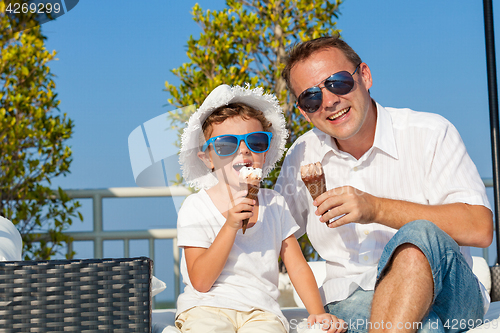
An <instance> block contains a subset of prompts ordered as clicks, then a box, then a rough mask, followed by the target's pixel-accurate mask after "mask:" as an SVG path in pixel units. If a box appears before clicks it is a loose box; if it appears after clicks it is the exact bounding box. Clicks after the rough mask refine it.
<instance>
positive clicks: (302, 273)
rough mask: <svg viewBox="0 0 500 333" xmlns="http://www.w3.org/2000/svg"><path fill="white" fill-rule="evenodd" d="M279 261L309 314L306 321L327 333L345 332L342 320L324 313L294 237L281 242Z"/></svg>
mask: <svg viewBox="0 0 500 333" xmlns="http://www.w3.org/2000/svg"><path fill="white" fill-rule="evenodd" d="M281 259H282V260H283V263H284V264H285V267H286V270H287V272H288V276H289V277H290V280H291V281H292V284H293V287H294V288H295V290H296V291H297V293H298V294H299V296H300V299H301V300H302V302H303V303H304V305H305V307H306V309H307V312H308V313H309V318H307V321H308V322H309V323H310V324H311V325H314V324H315V323H319V324H322V325H321V326H322V329H323V331H328V333H341V332H345V331H346V330H347V326H346V323H345V322H344V321H343V320H342V319H339V318H337V317H336V316H334V315H332V314H329V313H325V309H324V307H323V304H322V301H321V296H320V294H319V290H318V285H317V284H316V279H315V278H314V274H313V272H312V270H311V268H310V267H309V264H308V263H307V261H306V260H305V258H304V255H303V254H302V251H301V250H300V246H299V243H298V242H297V239H296V238H295V236H294V235H291V236H290V237H288V238H286V239H285V240H284V241H283V242H282V245H281Z"/></svg>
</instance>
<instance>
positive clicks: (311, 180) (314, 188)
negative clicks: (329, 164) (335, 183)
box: [302, 174, 326, 201]
mask: <svg viewBox="0 0 500 333" xmlns="http://www.w3.org/2000/svg"><path fill="white" fill-rule="evenodd" d="M302 181H303V182H304V184H306V187H307V189H308V190H309V193H310V194H311V197H312V198H313V201H314V200H316V198H317V197H319V196H320V195H321V194H323V193H325V192H326V181H325V174H322V175H320V176H313V177H307V178H302Z"/></svg>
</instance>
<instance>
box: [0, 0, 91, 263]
mask: <svg viewBox="0 0 500 333" xmlns="http://www.w3.org/2000/svg"><path fill="white" fill-rule="evenodd" d="M5 8H6V7H5V2H4V1H0V50H1V61H0V152H1V153H0V214H1V215H3V216H5V217H6V218H8V219H10V220H11V221H12V222H13V223H14V224H15V225H16V227H17V229H18V230H19V231H20V233H21V235H22V238H23V243H24V248H23V255H24V258H25V259H49V258H50V257H51V256H53V255H55V254H56V253H60V252H61V251H62V248H63V246H64V243H67V242H70V241H71V238H70V237H69V236H67V235H65V234H63V231H64V230H66V229H67V228H68V226H69V225H71V223H72V217H76V216H78V218H79V219H80V220H82V216H81V214H80V213H79V212H78V207H79V206H80V204H79V203H78V202H75V201H72V200H70V198H69V197H68V196H67V195H66V194H65V193H64V191H63V190H62V189H61V188H59V189H58V190H57V191H54V190H52V189H51V188H50V187H49V186H50V185H51V179H52V178H54V177H56V176H59V175H65V174H67V173H68V172H69V166H70V163H71V161H72V159H71V150H70V148H69V147H68V146H67V145H65V141H66V140H68V139H69V138H70V137H71V134H72V133H73V126H74V125H73V122H72V121H71V119H69V118H67V116H66V114H63V115H61V114H60V112H59V110H58V109H57V106H58V105H59V101H58V100H57V94H56V93H55V92H54V89H55V83H54V81H53V80H52V77H53V74H51V72H50V68H49V67H48V63H49V62H50V61H51V60H54V59H55V55H56V53H55V51H52V52H49V51H48V50H47V49H46V48H45V45H44V41H45V39H46V37H45V36H44V35H43V34H42V33H41V28H40V27H39V26H37V23H36V22H35V21H33V17H32V16H30V15H29V14H26V15H25V16H20V17H18V18H16V19H12V20H11V21H10V22H9V18H8V17H7V16H6V14H5ZM10 25H11V27H12V28H15V29H11V28H10ZM13 30H17V31H21V32H13ZM23 30H24V31H23ZM42 233H44V234H45V233H46V234H47V235H48V236H44V237H41V236H40V235H41V234H42ZM71 256H72V254H71V253H70V254H69V255H67V257H71Z"/></svg>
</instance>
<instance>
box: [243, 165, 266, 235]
mask: <svg viewBox="0 0 500 333" xmlns="http://www.w3.org/2000/svg"><path fill="white" fill-rule="evenodd" d="M261 179H262V169H259V168H250V167H244V168H242V169H241V170H240V179H239V180H240V191H245V190H246V191H247V195H246V196H245V198H249V199H252V200H257V195H258V194H259V189H260V181H261ZM248 221H249V219H244V220H243V227H242V232H243V234H244V233H245V231H246V230H247V226H248Z"/></svg>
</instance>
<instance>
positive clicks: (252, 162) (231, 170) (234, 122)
mask: <svg viewBox="0 0 500 333" xmlns="http://www.w3.org/2000/svg"><path fill="white" fill-rule="evenodd" d="M258 131H263V128H262V124H261V123H260V121H258V120H257V119H255V118H250V119H247V120H245V119H243V118H241V117H232V118H228V119H226V120H224V121H223V122H222V123H220V124H213V125H212V134H211V135H210V138H213V137H216V136H219V135H224V134H236V135H241V134H247V133H252V132H258ZM210 138H207V140H208V139H210ZM266 154H267V152H266V153H259V154H258V153H254V152H252V151H251V150H250V149H248V147H247V146H246V144H245V142H244V141H241V142H240V145H239V148H238V150H237V151H236V152H235V153H234V154H232V155H229V156H219V155H217V153H215V151H214V149H213V147H212V145H210V146H209V147H208V149H207V150H205V152H199V153H198V156H199V157H200V158H201V160H202V161H203V162H204V163H205V165H206V166H207V167H208V168H210V169H211V168H215V175H216V176H217V179H218V180H219V182H222V183H226V182H227V183H228V184H229V185H231V186H233V187H235V188H238V187H239V173H240V172H239V171H240V169H241V168H242V167H244V166H247V167H254V168H262V167H263V166H264V162H265V159H266ZM226 180H227V181H226Z"/></svg>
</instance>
